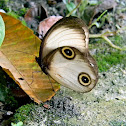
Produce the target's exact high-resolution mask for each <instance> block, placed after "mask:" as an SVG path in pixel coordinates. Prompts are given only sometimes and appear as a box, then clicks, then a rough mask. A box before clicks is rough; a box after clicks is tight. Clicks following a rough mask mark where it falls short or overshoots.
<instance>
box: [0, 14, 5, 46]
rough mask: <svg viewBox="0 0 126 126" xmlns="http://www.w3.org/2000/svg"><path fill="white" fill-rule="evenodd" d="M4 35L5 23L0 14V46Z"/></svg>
mask: <svg viewBox="0 0 126 126" xmlns="http://www.w3.org/2000/svg"><path fill="white" fill-rule="evenodd" d="M4 37H5V24H4V21H3V18H2V17H1V15H0V46H1V45H2V43H3V40H4Z"/></svg>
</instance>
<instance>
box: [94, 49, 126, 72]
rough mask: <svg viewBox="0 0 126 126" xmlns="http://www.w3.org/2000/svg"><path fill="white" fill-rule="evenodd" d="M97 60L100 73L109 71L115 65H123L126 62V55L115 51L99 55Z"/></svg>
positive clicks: (96, 57)
mask: <svg viewBox="0 0 126 126" xmlns="http://www.w3.org/2000/svg"><path fill="white" fill-rule="evenodd" d="M95 59H96V61H97V64H98V68H99V71H100V72H102V71H107V70H108V69H110V68H111V67H112V66H113V65H117V64H121V63H125V62H126V54H125V53H124V54H123V53H121V51H118V50H116V51H113V52H110V53H108V54H101V53H98V54H97V56H95Z"/></svg>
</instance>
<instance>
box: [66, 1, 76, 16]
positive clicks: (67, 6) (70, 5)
mask: <svg viewBox="0 0 126 126" xmlns="http://www.w3.org/2000/svg"><path fill="white" fill-rule="evenodd" d="M75 7H76V5H75V4H74V3H73V2H68V3H67V4H66V8H67V13H70V12H71V11H72V10H73V9H74V8H75ZM71 16H76V10H75V11H74V12H73V13H72V14H71Z"/></svg>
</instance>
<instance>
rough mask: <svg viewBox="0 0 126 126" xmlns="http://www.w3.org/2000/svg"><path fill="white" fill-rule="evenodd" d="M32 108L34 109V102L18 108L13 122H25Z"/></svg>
mask: <svg viewBox="0 0 126 126" xmlns="http://www.w3.org/2000/svg"><path fill="white" fill-rule="evenodd" d="M32 110H33V104H26V105H23V106H21V107H20V108H19V109H17V110H16V114H15V115H14V117H13V120H12V122H14V123H18V122H20V121H22V122H24V121H25V120H26V119H27V118H28V116H29V114H30V112H31V111H32Z"/></svg>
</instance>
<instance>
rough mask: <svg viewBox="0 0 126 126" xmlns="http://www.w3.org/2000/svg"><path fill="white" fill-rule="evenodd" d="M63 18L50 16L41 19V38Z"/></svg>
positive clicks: (39, 32) (39, 31)
mask: <svg viewBox="0 0 126 126" xmlns="http://www.w3.org/2000/svg"><path fill="white" fill-rule="evenodd" d="M61 18H63V17H62V16H50V17H48V18H46V19H45V20H43V21H41V22H40V23H39V28H38V34H39V38H40V39H42V37H43V36H44V35H45V34H46V32H47V31H48V30H49V29H50V28H51V27H52V26H53V25H54V24H55V23H56V22H57V21H58V20H60V19H61Z"/></svg>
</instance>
